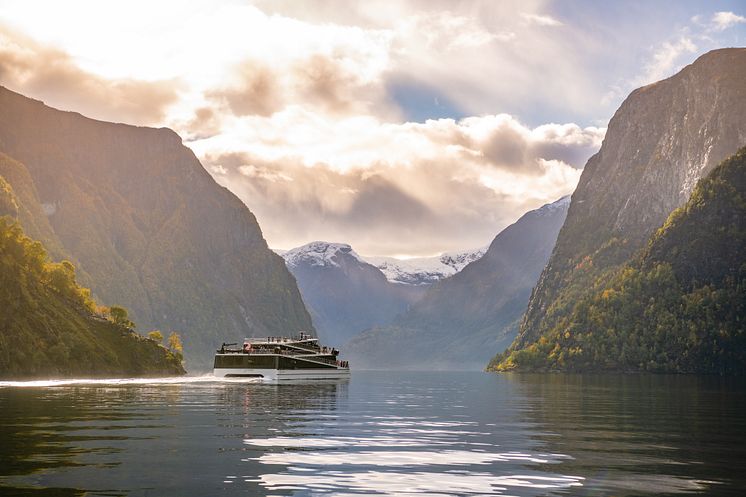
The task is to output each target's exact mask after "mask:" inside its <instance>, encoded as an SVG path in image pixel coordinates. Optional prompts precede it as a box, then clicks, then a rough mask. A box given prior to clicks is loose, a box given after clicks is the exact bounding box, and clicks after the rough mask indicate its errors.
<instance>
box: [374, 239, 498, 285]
mask: <svg viewBox="0 0 746 497" xmlns="http://www.w3.org/2000/svg"><path fill="white" fill-rule="evenodd" d="M485 252H487V248H486V247H484V248H480V249H475V250H467V251H463V252H446V253H444V254H442V255H439V256H435V257H414V258H410V259H397V258H394V257H364V259H365V260H366V261H367V262H369V263H370V264H373V265H374V266H376V267H377V268H378V269H380V270H381V271H382V272H383V274H384V275H385V276H386V279H388V280H389V281H391V282H394V283H402V284H405V285H432V284H433V283H436V282H438V281H440V280H442V279H444V278H448V277H449V276H453V275H454V274H456V273H458V272H459V271H461V270H462V269H463V268H464V267H466V265H467V264H469V263H471V262H474V261H476V260H477V259H479V258H481V257H482V256H483V255H484V253H485Z"/></svg>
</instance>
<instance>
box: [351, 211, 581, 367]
mask: <svg viewBox="0 0 746 497" xmlns="http://www.w3.org/2000/svg"><path fill="white" fill-rule="evenodd" d="M567 207H568V201H567V198H565V197H563V198H562V199H559V200H558V201H556V202H553V203H551V204H547V205H545V206H543V207H541V208H539V209H535V210H533V211H529V212H527V213H526V214H524V215H523V216H521V218H520V219H518V220H517V221H516V222H515V223H513V224H511V225H510V226H508V227H506V228H505V229H504V230H502V231H501V232H500V233H499V234H498V235H497V236H496V237H495V238H494V239H493V241H492V243H491V244H490V246H489V248H488V249H487V252H486V253H485V254H484V256H482V257H481V258H479V259H477V260H475V261H473V262H471V263H470V264H468V265H467V266H466V267H464V269H463V270H461V271H460V272H458V273H456V274H455V275H453V276H451V277H449V278H445V279H443V280H441V281H439V282H438V283H436V284H434V285H433V286H431V287H430V288H429V289H428V291H427V293H426V294H425V295H424V297H423V298H422V299H421V300H419V301H418V302H416V303H415V304H413V305H412V307H411V308H410V309H409V310H408V311H407V312H406V313H405V314H402V315H401V316H399V317H397V318H396V319H395V320H394V322H393V323H392V324H391V325H389V326H385V327H378V328H374V329H371V330H367V331H365V332H364V333H362V334H360V335H358V336H357V337H355V338H353V339H352V340H351V341H350V342H349V343H348V344H347V345H345V347H344V350H345V353H346V354H347V357H349V358H350V360H351V361H352V363H353V364H359V365H360V366H361V367H364V368H374V369H379V368H400V369H472V370H481V369H483V368H484V366H485V364H486V363H487V361H488V360H489V359H490V358H491V357H492V356H493V355H494V354H495V353H496V352H499V351H501V350H502V349H504V348H505V347H507V346H508V345H509V344H510V342H511V341H512V340H513V338H514V337H515V334H516V333H517V326H518V320H519V319H520V317H521V315H522V314H523V311H524V310H525V306H526V302H527V301H528V298H529V295H530V292H531V288H533V286H534V284H535V283H536V279H537V278H538V277H539V274H540V273H541V270H542V268H543V267H544V265H545V264H546V261H547V259H548V258H549V254H550V253H551V250H552V247H553V246H554V241H555V239H556V237H557V233H558V232H559V229H560V227H561V226H562V223H563V221H564V219H565V214H566V213H567ZM415 351H416V353H414V352H415Z"/></svg>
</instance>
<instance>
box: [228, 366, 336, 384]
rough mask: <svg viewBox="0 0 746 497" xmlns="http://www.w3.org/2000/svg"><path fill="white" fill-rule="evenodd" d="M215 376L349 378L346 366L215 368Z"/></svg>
mask: <svg viewBox="0 0 746 497" xmlns="http://www.w3.org/2000/svg"><path fill="white" fill-rule="evenodd" d="M213 374H214V375H215V377H216V378H258V379H261V380H264V381H292V380H326V379H338V378H349V377H350V370H349V369H347V368H334V369H332V368H328V369H326V368H325V369H269V368H268V369H258V368H215V369H214V370H213Z"/></svg>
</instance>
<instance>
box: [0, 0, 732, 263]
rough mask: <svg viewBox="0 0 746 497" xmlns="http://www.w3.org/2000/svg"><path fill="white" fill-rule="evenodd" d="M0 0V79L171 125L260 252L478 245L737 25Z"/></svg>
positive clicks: (76, 103) (259, 5)
mask: <svg viewBox="0 0 746 497" xmlns="http://www.w3.org/2000/svg"><path fill="white" fill-rule="evenodd" d="M0 6H2V8H0V84H3V85H5V86H7V87H9V88H11V89H13V90H15V91H19V92H21V93H23V94H26V95H28V96H31V97H33V98H38V99H42V100H44V101H45V102H46V103H48V104H49V105H52V106H54V107H58V108H62V109H65V110H75V111H78V112H81V113H83V114H85V115H88V116H90V117H94V118H98V119H105V120H111V121H119V122H127V123H132V124H137V125H149V126H168V127H171V128H173V129H174V130H175V131H177V132H178V133H179V134H180V135H181V136H182V137H183V138H184V140H185V144H186V145H188V146H190V147H191V148H192V149H193V150H194V151H195V153H196V154H197V155H198V157H200V159H201V160H202V162H203V164H204V166H205V168H206V169H207V170H208V171H210V173H211V174H212V175H213V177H214V178H215V179H216V180H217V181H218V182H219V183H221V184H223V185H224V186H226V187H228V188H229V189H230V190H232V191H233V192H234V193H236V194H237V195H238V196H239V197H240V198H241V199H242V200H243V201H244V202H245V203H246V204H247V205H248V206H249V208H250V209H251V210H252V211H253V212H254V213H255V214H256V215H257V218H258V220H259V222H260V225H261V227H262V230H263V233H264V235H265V237H266V238H267V240H268V241H269V243H270V245H271V246H274V247H277V248H291V247H293V246H297V245H301V244H303V243H306V242H308V241H310V240H320V239H321V240H330V241H340V242H347V243H350V244H352V245H353V246H354V247H355V249H356V250H357V251H358V252H360V253H363V254H366V255H388V254H411V255H429V254H435V253H438V252H441V251H444V250H459V249H466V248H473V247H479V246H484V245H486V244H488V243H489V241H490V240H491V239H492V238H493V237H494V236H495V235H496V234H497V232H498V231H499V230H500V229H502V228H503V227H505V226H506V225H507V224H509V223H510V222H513V221H515V220H516V219H517V218H518V217H519V216H520V215H521V214H522V213H524V212H525V211H526V210H528V209H531V208H536V207H539V206H540V205H542V204H543V203H546V202H551V201H554V200H556V199H557V198H559V197H561V196H563V195H566V194H568V193H571V192H572V190H573V189H574V187H575V185H576V184H577V181H578V178H579V175H580V171H581V169H582V167H583V166H584V164H585V161H586V160H587V159H588V157H590V155H592V154H593V153H594V152H595V151H596V150H598V148H599V147H600V144H601V141H602V140H603V136H604V133H605V125H606V122H607V121H608V118H609V117H610V116H611V114H612V113H613V111H614V110H615V109H616V107H617V106H618V105H619V103H620V102H621V99H623V98H624V96H625V95H626V94H627V93H628V92H629V91H630V90H631V89H633V88H634V87H635V86H640V85H642V84H647V83H650V82H652V81H654V80H656V79H660V78H663V77H667V76H669V75H671V74H672V73H673V72H675V71H676V70H678V69H679V68H681V67H682V66H683V65H684V64H686V63H688V62H691V61H692V60H693V59H694V58H695V57H696V56H697V55H698V54H700V53H702V52H703V51H705V50H707V49H710V48H714V47H715V46H718V43H720V42H719V41H718V40H719V38H718V37H725V38H723V39H726V40H732V39H734V38H733V37H734V36H735V37H736V38H735V39H737V40H740V39H741V38H738V37H739V36H742V33H743V30H744V24H743V22H744V17H743V16H742V14H743V13H742V12H731V11H730V10H728V9H724V8H719V9H717V8H714V7H713V10H712V11H710V12H707V11H703V12H694V13H690V12H682V13H681V16H680V17H681V22H679V23H670V24H671V26H672V27H670V28H669V29H668V30H661V29H657V27H656V26H650V29H649V30H648V31H647V32H648V33H652V34H645V30H640V32H639V33H637V34H636V36H635V37H634V38H633V43H630V39H629V37H628V36H626V37H625V36H624V34H625V33H614V29H615V28H614V27H613V26H615V21H619V22H620V25H624V24H623V22H622V21H623V19H613V18H612V17H614V16H613V15H610V16H609V19H605V18H604V17H603V16H601V17H598V14H594V15H596V16H597V17H596V18H595V22H597V23H599V26H601V27H600V28H594V29H591V27H593V26H592V23H590V24H589V20H588V18H586V17H585V16H587V15H590V14H588V12H586V11H590V10H593V9H596V10H598V9H597V6H594V5H593V4H589V5H588V7H589V8H587V9H586V8H584V7H583V4H582V3H576V4H574V5H572V6H569V5H562V4H555V3H552V2H546V1H539V0H536V1H520V2H519V1H504V2H481V1H474V2H461V3H457V4H456V3H443V4H441V3H439V2H418V1H401V2H386V3H385V4H376V5H374V3H373V2H365V3H358V4H354V3H350V2H331V1H319V2H283V1H272V2H263V1H258V2H256V3H254V4H249V3H246V2H239V1H231V0H226V1H222V2H208V1H199V2H176V1H164V2H145V1H131V2H126V3H117V2H94V1H72V2H41V3H38V2H33V3H32V2H23V1H10V0H0ZM590 7H593V8H590ZM41 12H43V15H41V14H40V13H41ZM695 14H696V15H695ZM617 17H619V16H617ZM649 17H650V18H651V19H655V16H654V15H651V16H649ZM637 19H639V16H636V17H635V22H638V21H637ZM650 22H651V23H652V22H654V21H652V20H651V21H650ZM603 23H607V24H608V25H603ZM604 44H606V45H604ZM615 57H616V58H615Z"/></svg>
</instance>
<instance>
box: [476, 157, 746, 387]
mask: <svg viewBox="0 0 746 497" xmlns="http://www.w3.org/2000/svg"><path fill="white" fill-rule="evenodd" d="M581 270H583V269H582V268H581ZM489 368H490V369H495V370H500V371H505V370H512V369H519V370H542V371H543V370H566V371H599V370H612V371H619V370H621V371H656V372H686V373H692V372H700V373H719V374H743V373H746V148H742V149H741V150H740V151H739V152H738V153H737V154H735V155H734V156H732V157H730V158H729V159H727V160H726V161H724V162H723V163H722V164H721V165H720V166H719V167H717V168H716V169H715V170H714V171H712V173H710V175H709V176H708V177H707V178H706V179H704V180H701V181H700V182H699V184H698V185H697V187H696V189H695V190H694V192H693V193H692V196H691V198H690V199H689V201H688V202H687V203H686V204H685V205H684V206H683V207H681V208H679V209H677V210H675V211H674V212H673V213H672V214H671V215H670V216H669V218H668V220H667V221H666V223H665V224H664V225H663V226H662V227H661V228H660V229H659V230H658V231H657V232H656V233H655V235H654V236H653V237H652V238H651V239H650V240H649V242H648V243H647V246H646V247H645V248H644V250H643V251H642V252H641V253H640V254H639V255H638V256H636V257H635V258H634V259H633V260H631V261H630V262H629V263H628V264H626V265H624V266H623V267H622V268H621V269H620V270H618V271H616V272H615V273H614V275H613V277H611V278H610V279H609V278H605V277H598V278H597V279H596V280H595V281H594V283H593V286H592V291H591V292H589V293H588V294H587V295H585V296H584V297H583V298H582V299H580V300H578V301H577V302H576V303H575V304H574V305H573V307H572V309H571V311H570V312H568V313H567V314H566V315H564V316H562V317H561V318H559V319H558V320H557V321H556V323H554V325H553V326H552V328H551V329H550V330H549V332H548V333H546V334H545V335H543V336H542V337H541V338H540V339H539V340H537V341H536V342H534V343H532V344H530V345H529V346H527V347H525V348H522V349H520V350H513V351H508V352H506V353H505V354H502V355H500V356H498V357H496V358H495V359H494V360H493V362H492V363H491V364H490V366H489Z"/></svg>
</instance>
